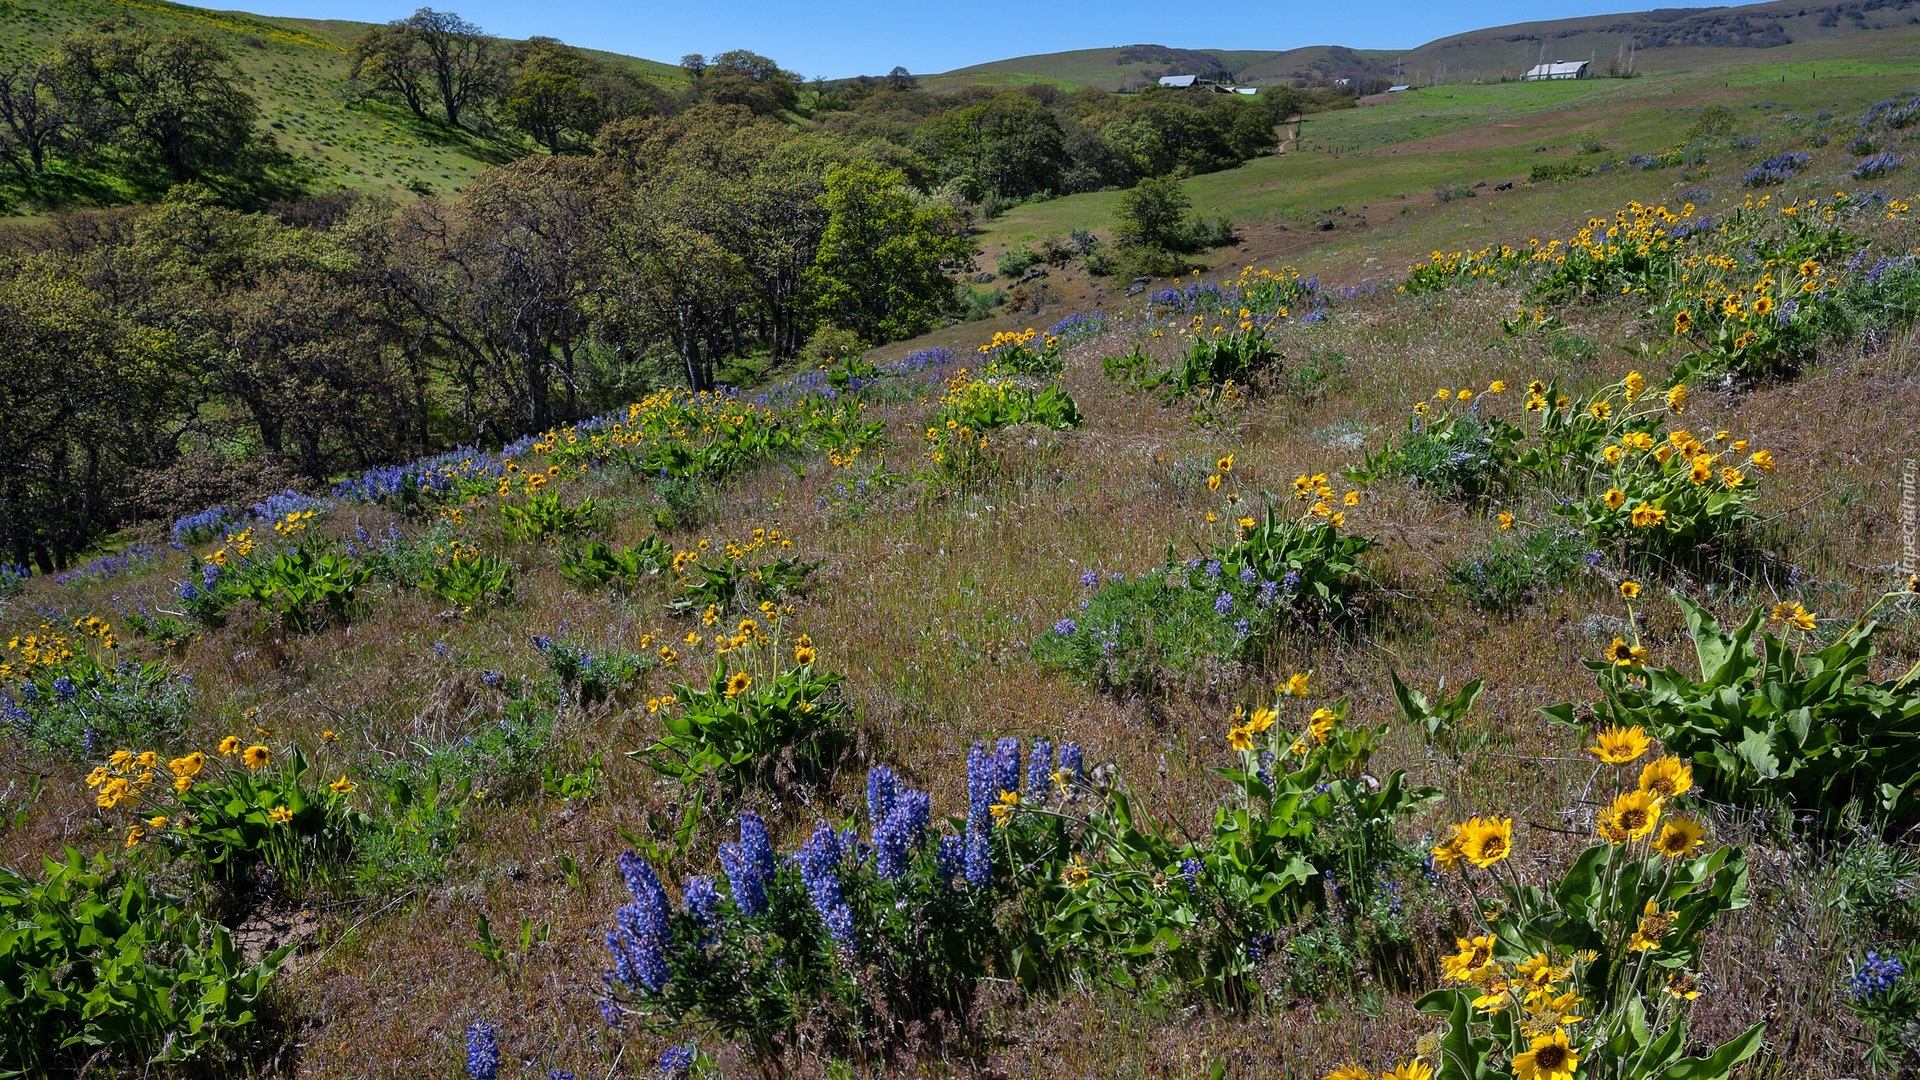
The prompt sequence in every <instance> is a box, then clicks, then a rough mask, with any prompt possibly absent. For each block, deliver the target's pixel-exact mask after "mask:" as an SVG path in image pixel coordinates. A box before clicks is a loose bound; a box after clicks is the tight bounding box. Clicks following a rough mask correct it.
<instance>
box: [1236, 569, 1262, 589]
mask: <svg viewBox="0 0 1920 1080" xmlns="http://www.w3.org/2000/svg"><path fill="white" fill-rule="evenodd" d="M1259 578H1260V575H1259V574H1256V573H1254V572H1253V567H1251V566H1243V567H1241V568H1240V580H1241V581H1243V582H1245V583H1246V584H1248V585H1251V584H1253V583H1254V582H1255V581H1257V580H1259Z"/></svg>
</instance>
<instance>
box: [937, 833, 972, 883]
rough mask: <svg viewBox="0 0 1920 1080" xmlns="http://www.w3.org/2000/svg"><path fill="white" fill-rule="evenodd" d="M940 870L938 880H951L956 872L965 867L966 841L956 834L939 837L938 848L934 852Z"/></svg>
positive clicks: (958, 872)
mask: <svg viewBox="0 0 1920 1080" xmlns="http://www.w3.org/2000/svg"><path fill="white" fill-rule="evenodd" d="M935 855H936V858H937V860H938V867H939V870H940V880H942V881H952V880H953V878H954V876H955V875H957V874H961V873H964V872H965V871H966V868H967V842H966V841H965V840H962V839H961V838H960V837H958V836H943V837H941V838H940V848H939V850H938V851H937V852H936V853H935Z"/></svg>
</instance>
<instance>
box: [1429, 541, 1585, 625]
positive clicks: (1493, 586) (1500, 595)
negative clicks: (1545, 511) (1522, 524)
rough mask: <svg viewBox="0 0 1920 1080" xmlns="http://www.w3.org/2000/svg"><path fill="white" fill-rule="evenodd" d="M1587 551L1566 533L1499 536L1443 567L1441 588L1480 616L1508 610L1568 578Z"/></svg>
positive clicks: (1579, 542)
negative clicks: (1444, 583) (1444, 581)
mask: <svg viewBox="0 0 1920 1080" xmlns="http://www.w3.org/2000/svg"><path fill="white" fill-rule="evenodd" d="M1587 547H1588V545H1587V543H1586V538H1585V537H1584V536H1583V535H1582V534H1581V533H1580V532H1578V531H1577V530H1571V529H1557V530H1556V529H1537V530H1534V531H1531V532H1528V533H1527V534H1526V535H1524V536H1523V537H1521V538H1520V539H1518V540H1513V539H1509V538H1508V537H1507V536H1506V535H1505V534H1503V535H1502V536H1501V537H1500V538H1499V539H1496V540H1494V541H1493V542H1492V543H1490V544H1487V545H1486V546H1485V547H1483V548H1481V549H1479V550H1478V551H1476V552H1474V553H1473V554H1471V555H1466V556H1463V557H1461V558H1459V559H1455V560H1454V561H1452V562H1450V563H1448V564H1447V585H1448V586H1449V587H1450V588H1452V589H1453V590H1454V591H1455V592H1458V593H1459V594H1460V595H1461V596H1463V597H1465V598H1466V600H1467V602H1468V603H1470V604H1472V605H1473V606H1475V607H1477V608H1480V609H1481V610H1483V611H1512V610H1514V609H1515V608H1518V607H1520V606H1521V605H1523V604H1525V603H1527V602H1528V601H1529V600H1531V599H1533V597H1534V596H1535V595H1536V594H1537V593H1538V592H1539V591H1540V590H1542V589H1548V588H1552V587H1553V586H1556V585H1559V584H1561V583H1562V582H1565V581H1567V580H1568V579H1569V578H1571V577H1572V576H1573V573H1574V571H1575V570H1578V569H1579V568H1580V565H1581V563H1582V561H1583V557H1584V556H1585V555H1586V553H1587Z"/></svg>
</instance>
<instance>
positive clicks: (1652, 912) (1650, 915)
mask: <svg viewBox="0 0 1920 1080" xmlns="http://www.w3.org/2000/svg"><path fill="white" fill-rule="evenodd" d="M1673 923H1674V913H1673V912H1671V911H1661V910H1660V905H1659V903H1658V902H1657V901H1653V900H1649V901H1647V906H1646V907H1645V908H1643V909H1642V910H1641V914H1640V926H1639V928H1638V929H1636V930H1634V932H1633V937H1631V938H1629V939H1627V951H1628V952H1651V951H1652V950H1654V949H1658V948H1659V947H1660V941H1661V939H1663V938H1665V937H1666V936H1667V935H1668V934H1669V933H1672V932H1673Z"/></svg>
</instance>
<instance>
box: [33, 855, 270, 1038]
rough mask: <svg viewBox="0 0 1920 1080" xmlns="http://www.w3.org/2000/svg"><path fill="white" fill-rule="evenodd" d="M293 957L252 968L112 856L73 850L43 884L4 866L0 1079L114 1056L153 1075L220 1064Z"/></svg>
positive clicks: (206, 925)
mask: <svg viewBox="0 0 1920 1080" xmlns="http://www.w3.org/2000/svg"><path fill="white" fill-rule="evenodd" d="M291 950H292V946H291V945H289V946H284V947H282V948H280V949H277V950H275V951H274V952H271V953H269V954H267V955H266V956H264V957H262V958H261V960H260V962H259V963H257V964H251V965H249V964H247V963H246V961H245V960H243V959H242V958H241V955H240V951H239V950H238V949H236V948H235V947H234V944H233V937H232V935H231V934H229V933H228V932H227V928H226V927H224V926H221V925H220V924H219V923H217V922H214V921H212V920H210V919H204V918H201V917H199V916H197V915H194V914H192V913H191V912H190V911H189V910H188V908H187V906H186V902H185V901H183V900H181V899H179V898H176V897H172V896H168V895H166V894H164V893H160V892H156V891H153V890H152V889H151V888H150V887H149V886H148V884H147V881H146V878H145V877H144V876H142V875H141V874H140V872H139V871H138V870H135V869H133V868H132V867H130V866H127V865H124V864H122V865H119V866H116V865H114V864H113V863H111V862H109V861H108V860H107V857H106V856H104V855H100V856H96V857H95V858H94V859H93V860H92V861H91V862H88V861H87V860H85V859H84V858H82V857H81V855H80V853H79V852H78V851H75V850H74V849H72V848H67V849H66V853H65V858H64V859H63V860H62V861H58V862H56V861H54V860H52V859H48V860H46V861H45V864H44V878H43V879H42V880H38V881H36V880H34V879H33V878H30V877H28V876H27V875H25V874H23V873H21V872H20V871H17V870H14V869H12V868H11V867H6V866H0V999H3V1000H4V1001H5V1003H6V1007H5V1008H4V1009H0V1069H6V1070H9V1071H10V1073H11V1074H12V1075H20V1076H33V1075H39V1076H48V1075H53V1074H55V1073H56V1072H66V1071H68V1070H78V1071H80V1072H85V1071H86V1066H87V1062H88V1061H89V1060H91V1059H95V1058H97V1057H99V1056H101V1055H103V1054H110V1055H112V1056H113V1058H115V1059H116V1060H120V1061H122V1062H127V1063H131V1062H141V1061H143V1062H146V1063H148V1064H154V1065H167V1064H174V1063H179V1062H185V1061H189V1060H192V1059H195V1058H204V1057H207V1056H211V1055H212V1054H213V1053H214V1052H216V1051H217V1050H218V1049H219V1048H220V1047H221V1045H222V1044H223V1043H225V1042H226V1041H227V1040H229V1039H230V1038H231V1037H232V1036H233V1035H234V1033H235V1032H236V1031H238V1030H240V1029H242V1028H244V1027H247V1026H248V1025H250V1024H252V1023H254V1022H255V1021H256V1019H257V1014H256V1012H255V1010H256V1009H257V1008H258V1003H259V1000H260V996H261V994H262V993H263V992H264V991H265V989H266V985H267V982H268V980H270V979H271V978H272V977H273V974H274V972H275V971H277V970H278V969H279V967H280V965H281V964H282V963H283V962H285V960H286V958H287V954H288V953H289V952H290V951H291ZM12 1070H18V1072H11V1071H12Z"/></svg>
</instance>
